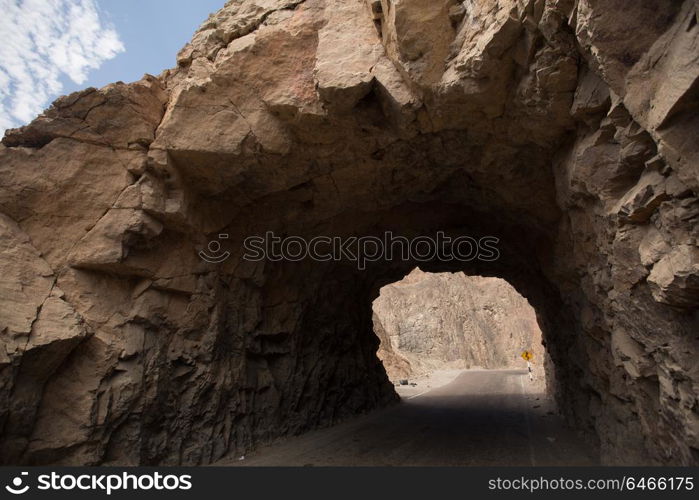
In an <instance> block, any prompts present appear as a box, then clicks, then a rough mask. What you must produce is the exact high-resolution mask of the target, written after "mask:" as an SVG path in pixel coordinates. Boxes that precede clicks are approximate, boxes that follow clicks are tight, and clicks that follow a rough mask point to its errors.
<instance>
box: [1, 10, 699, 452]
mask: <svg viewBox="0 0 699 500" xmlns="http://www.w3.org/2000/svg"><path fill="white" fill-rule="evenodd" d="M697 8H698V6H697V3H696V2H695V1H694V0H684V1H672V2H668V1H665V0H468V1H463V2H457V1H455V0H381V1H378V0H370V1H364V0H305V1H304V0H244V1H242V0H238V1H229V2H228V3H226V5H225V6H224V7H223V8H222V9H221V10H220V11H219V12H218V13H216V14H214V15H213V16H211V17H210V18H209V19H208V20H207V21H206V22H205V23H204V24H203V25H202V26H201V28H200V29H199V30H198V31H197V33H195V35H194V37H193V38H192V41H191V43H189V44H188V45H187V46H186V47H185V48H184V49H183V50H182V51H181V52H180V53H179V55H178V57H177V67H176V68H174V69H172V70H169V71H166V72H164V73H163V74H161V75H160V76H158V77H150V76H147V77H145V78H144V79H143V80H141V81H138V82H135V83H130V84H124V83H115V84H113V85H109V86H107V87H105V88H102V89H99V90H97V89H87V90H84V91H82V92H78V93H75V94H72V95H69V96H66V97H63V98H61V99H59V100H57V101H56V102H55V103H54V104H53V106H52V107H51V108H50V109H48V110H47V111H46V112H45V113H44V114H42V115H41V116H39V117H38V118H36V119H35V120H34V121H33V122H32V123H31V124H29V125H27V126H25V127H22V128H21V129H17V130H10V131H8V132H7V133H6V135H5V137H4V138H3V140H2V146H1V147H0V213H2V215H1V216H0V252H1V255H2V257H1V258H0V267H1V273H0V274H1V275H2V281H1V282H0V283H1V284H0V300H1V306H0V333H1V335H2V337H1V338H2V346H3V349H0V436H1V437H0V457H2V462H4V463H29V464H43V463H57V464H58V463H60V464H108V463H119V464H129V463H131V464H133V463H141V464H200V463H209V462H211V461H213V460H215V459H217V458H218V457H221V456H222V455H224V454H226V453H230V452H244V451H245V450H246V449H248V448H250V447H251V446H254V445H255V444H256V443H260V442H263V441H265V440H269V439H272V438H274V437H277V436H280V435H284V434H291V433H297V432H302V431H303V430H306V429H309V428H313V427H316V426H321V425H329V424H331V423H333V422H336V421H338V420H339V419H342V418H344V417H345V416H348V415H352V414H355V413H358V412H362V411H366V410H369V409H371V408H375V407H377V406H379V405H382V404H386V403H388V402H390V401H393V400H394V398H395V395H394V393H393V391H392V387H391V385H390V384H389V383H388V380H387V378H386V375H385V372H384V371H383V369H382V367H381V364H380V362H379V361H378V359H377V357H376V350H377V348H378V340H377V338H376V336H375V335H374V333H373V331H372V318H371V302H372V300H373V299H374V298H376V297H377V295H378V290H379V289H380V287H381V286H383V285H385V284H387V283H391V282H394V281H396V280H398V279H400V278H401V277H402V276H404V275H405V274H407V272H409V270H410V269H412V268H414V267H415V266H416V265H417V264H418V263H417V262H414V261H410V260H400V261H399V260H392V261H385V260H382V261H376V262H371V263H370V265H368V266H367V268H366V269H363V270H361V271H360V270H358V269H357V268H356V266H355V265H354V263H347V262H344V261H323V262H313V261H309V260H302V261H298V262H289V261H269V260H267V261H257V262H251V261H249V260H245V259H243V258H242V252H243V250H242V241H243V239H244V238H245V237H247V236H249V235H252V234H264V232H265V231H275V232H276V233H278V234H283V235H298V236H302V237H312V236H316V235H341V236H347V235H372V234H383V232H384V231H387V230H391V231H393V232H395V233H396V234H401V235H404V236H414V235H424V234H431V233H433V232H436V231H444V232H446V233H447V234H450V235H453V236H454V235H464V234H469V235H493V236H496V237H497V238H498V239H499V252H500V258H499V259H498V260H496V261H489V262H483V261H479V260H473V261H469V262H454V261H445V260H443V259H431V260H430V261H429V262H420V263H419V264H420V266H421V268H422V269H424V270H425V271H440V272H444V271H463V272H465V273H466V274H468V275H474V274H477V275H482V276H498V277H501V278H504V279H506V280H507V281H508V282H510V283H511V284H512V285H513V286H514V287H515V288H516V289H517V290H518V292H520V293H521V294H522V295H523V296H525V297H526V298H527V300H528V301H529V302H530V304H531V305H532V306H533V307H534V308H535V309H536V311H537V315H538V318H539V324H540V326H541V329H542V334H543V339H544V343H545V345H546V349H547V352H548V354H549V355H550V356H551V359H552V361H553V366H554V370H555V371H554V377H555V384H554V385H553V387H552V388H553V390H554V392H555V395H556V398H557V400H558V404H559V407H560V408H561V409H562V411H563V412H564V413H565V415H566V416H567V418H568V421H569V422H570V423H571V424H572V425H574V426H576V427H577V428H579V429H580V430H582V431H584V432H588V433H589V435H590V436H591V437H594V439H597V440H598V441H599V444H600V449H601V453H602V458H603V460H604V461H605V462H606V463H616V464H619V463H645V464H654V463H662V464H690V463H693V464H697V463H699V404H698V402H697V393H698V392H699V391H698V390H697V389H698V383H699V364H698V363H697V353H699V337H697V332H698V331H699V328H698V326H699V316H698V315H697V309H698V306H699V247H698V246H697V237H698V231H699V229H698V228H699V224H697V218H698V217H699V198H698V197H697V192H698V191H699V141H697V135H698V131H699V112H698V111H699V61H697V55H698V54H699V50H698V49H699V47H698V44H699V42H698V40H699V27H698V26H697V16H698V15H699V13H698V11H697ZM221 234H225V235H226V236H227V238H226V239H225V240H223V239H221V241H222V243H223V244H225V248H226V251H228V252H230V254H225V255H227V258H226V259H225V260H223V261H222V262H220V263H218V264H216V263H211V262H206V261H203V260H202V259H200V258H199V257H198V255H197V252H198V251H199V250H200V249H202V248H204V249H206V248H207V244H208V242H210V241H211V240H213V239H219V235H221ZM208 248H216V247H211V246H210V245H209V246H208Z"/></svg>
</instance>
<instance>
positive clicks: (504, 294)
mask: <svg viewBox="0 0 699 500" xmlns="http://www.w3.org/2000/svg"><path fill="white" fill-rule="evenodd" d="M372 310H373V312H374V315H373V323H374V332H376V335H377V336H378V337H379V340H380V341H381V344H380V345H379V350H378V352H377V355H378V357H379V359H380V360H381V362H382V363H383V365H384V368H385V369H386V374H387V375H388V378H389V379H390V380H391V381H392V382H396V381H399V380H400V379H406V378H411V377H416V376H420V375H424V374H428V373H430V372H432V371H434V370H438V369H444V368H450V369H453V368H513V369H520V370H521V369H525V368H526V366H527V365H526V362H525V361H524V360H523V359H522V358H521V357H520V354H521V353H522V351H524V350H529V351H531V352H532V353H533V354H534V365H535V366H536V367H537V368H538V370H537V372H538V373H540V374H543V366H544V349H543V346H542V345H541V330H539V325H538V324H537V322H536V313H535V312H534V309H532V307H531V306H530V305H529V303H528V302H527V300H526V299H525V298H524V297H522V296H521V295H519V294H518V293H517V291H516V290H515V289H514V288H512V287H511V286H510V285H509V284H508V283H507V282H506V281H504V280H502V279H499V278H483V277H481V276H466V275H464V274H463V273H454V274H451V273H425V272H423V271H421V270H420V269H419V268H416V269H415V270H413V271H412V272H411V273H410V274H408V275H407V276H406V277H405V278H403V279H402V280H400V281H398V282H396V283H392V284H390V285H386V286H384V287H383V288H381V293H380V295H379V297H378V298H377V299H376V300H374V303H373V306H372Z"/></svg>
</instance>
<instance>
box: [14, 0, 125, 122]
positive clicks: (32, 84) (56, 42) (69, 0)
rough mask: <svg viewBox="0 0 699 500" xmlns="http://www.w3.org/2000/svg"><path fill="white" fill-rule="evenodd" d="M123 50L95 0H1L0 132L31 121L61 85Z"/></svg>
mask: <svg viewBox="0 0 699 500" xmlns="http://www.w3.org/2000/svg"><path fill="white" fill-rule="evenodd" d="M123 51H124V45H123V44H122V43H121V40H119V34H118V33H117V32H116V31H115V29H114V28H113V27H112V26H110V25H109V24H107V23H106V22H105V21H104V20H102V19H100V13H99V10H98V9H97V6H96V5H95V0H0V134H1V133H2V131H4V130H5V129H7V128H11V127H17V126H19V125H22V124H25V123H27V122H29V121H31V120H32V119H33V118H34V117H35V116H36V115H38V114H39V113H41V112H42V111H43V110H44V108H45V107H46V106H47V105H48V104H49V102H50V101H51V100H52V99H54V98H56V97H57V96H58V95H59V94H60V92H61V89H62V85H61V82H60V77H61V75H66V76H67V77H68V78H70V79H71V80H72V81H74V82H75V83H77V84H81V83H84V82H85V80H86V79H87V75H88V73H89V71H90V70H92V69H95V68H98V67H99V66H100V65H101V64H102V63H103V62H104V61H106V60H108V59H111V58H113V57H114V56H116V55H117V54H118V53H119V52H123Z"/></svg>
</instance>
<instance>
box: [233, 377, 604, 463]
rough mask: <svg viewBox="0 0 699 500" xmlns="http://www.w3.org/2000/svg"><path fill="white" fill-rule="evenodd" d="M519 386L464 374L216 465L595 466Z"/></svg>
mask: <svg viewBox="0 0 699 500" xmlns="http://www.w3.org/2000/svg"><path fill="white" fill-rule="evenodd" d="M527 384H528V378H527V375H526V371H520V370H482V371H464V372H462V373H461V374H459V375H458V376H457V377H456V379H454V380H453V381H452V382H451V383H449V384H447V385H444V386H442V387H439V388H436V389H433V390H431V391H429V392H426V393H424V394H419V395H417V396H415V397H411V398H410V399H404V400H403V401H402V402H401V403H400V404H398V405H396V406H393V407H391V408H387V409H385V410H380V411H377V412H374V413H372V414H370V415H366V416H363V417H358V418H356V419H354V420H352V421H349V422H345V423H342V424H340V425H337V426H334V427H332V428H328V429H322V430H318V431H313V432H309V433H307V434H304V435H302V436H297V437H293V438H290V439H287V440H284V441H282V442H280V443H277V444H273V445H270V446H266V447H263V448H260V449H259V450H257V451H256V452H254V453H253V454H251V455H249V456H247V457H245V460H242V461H238V460H229V461H228V462H226V461H225V460H224V461H222V462H221V463H220V465H249V466H252V465H255V466H258V465H261V466H274V465H295V466H311V465H313V466H324V465H396V466H401V465H414V466H432V465H450V466H452V465H595V464H596V463H597V462H596V459H595V458H594V456H595V453H594V450H592V449H590V448H588V447H587V445H586V443H584V442H583V441H582V440H581V439H580V438H579V437H578V436H576V435H575V434H574V433H573V432H571V431H569V430H568V429H566V427H565V425H564V424H563V423H562V421H561V420H560V418H559V417H557V416H555V415H553V414H551V413H548V412H547V405H546V403H545V401H544V398H543V397H541V395H539V394H532V393H530V392H529V391H528V385H527ZM537 398H539V399H537Z"/></svg>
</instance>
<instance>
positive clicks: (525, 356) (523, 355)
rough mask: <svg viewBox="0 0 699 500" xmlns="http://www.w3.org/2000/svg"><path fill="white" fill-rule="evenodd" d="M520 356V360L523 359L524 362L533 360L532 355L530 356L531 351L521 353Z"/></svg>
mask: <svg viewBox="0 0 699 500" xmlns="http://www.w3.org/2000/svg"><path fill="white" fill-rule="evenodd" d="M520 356H522V359H524V360H525V361H531V360H532V359H534V354H532V352H531V351H522V354H520Z"/></svg>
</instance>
